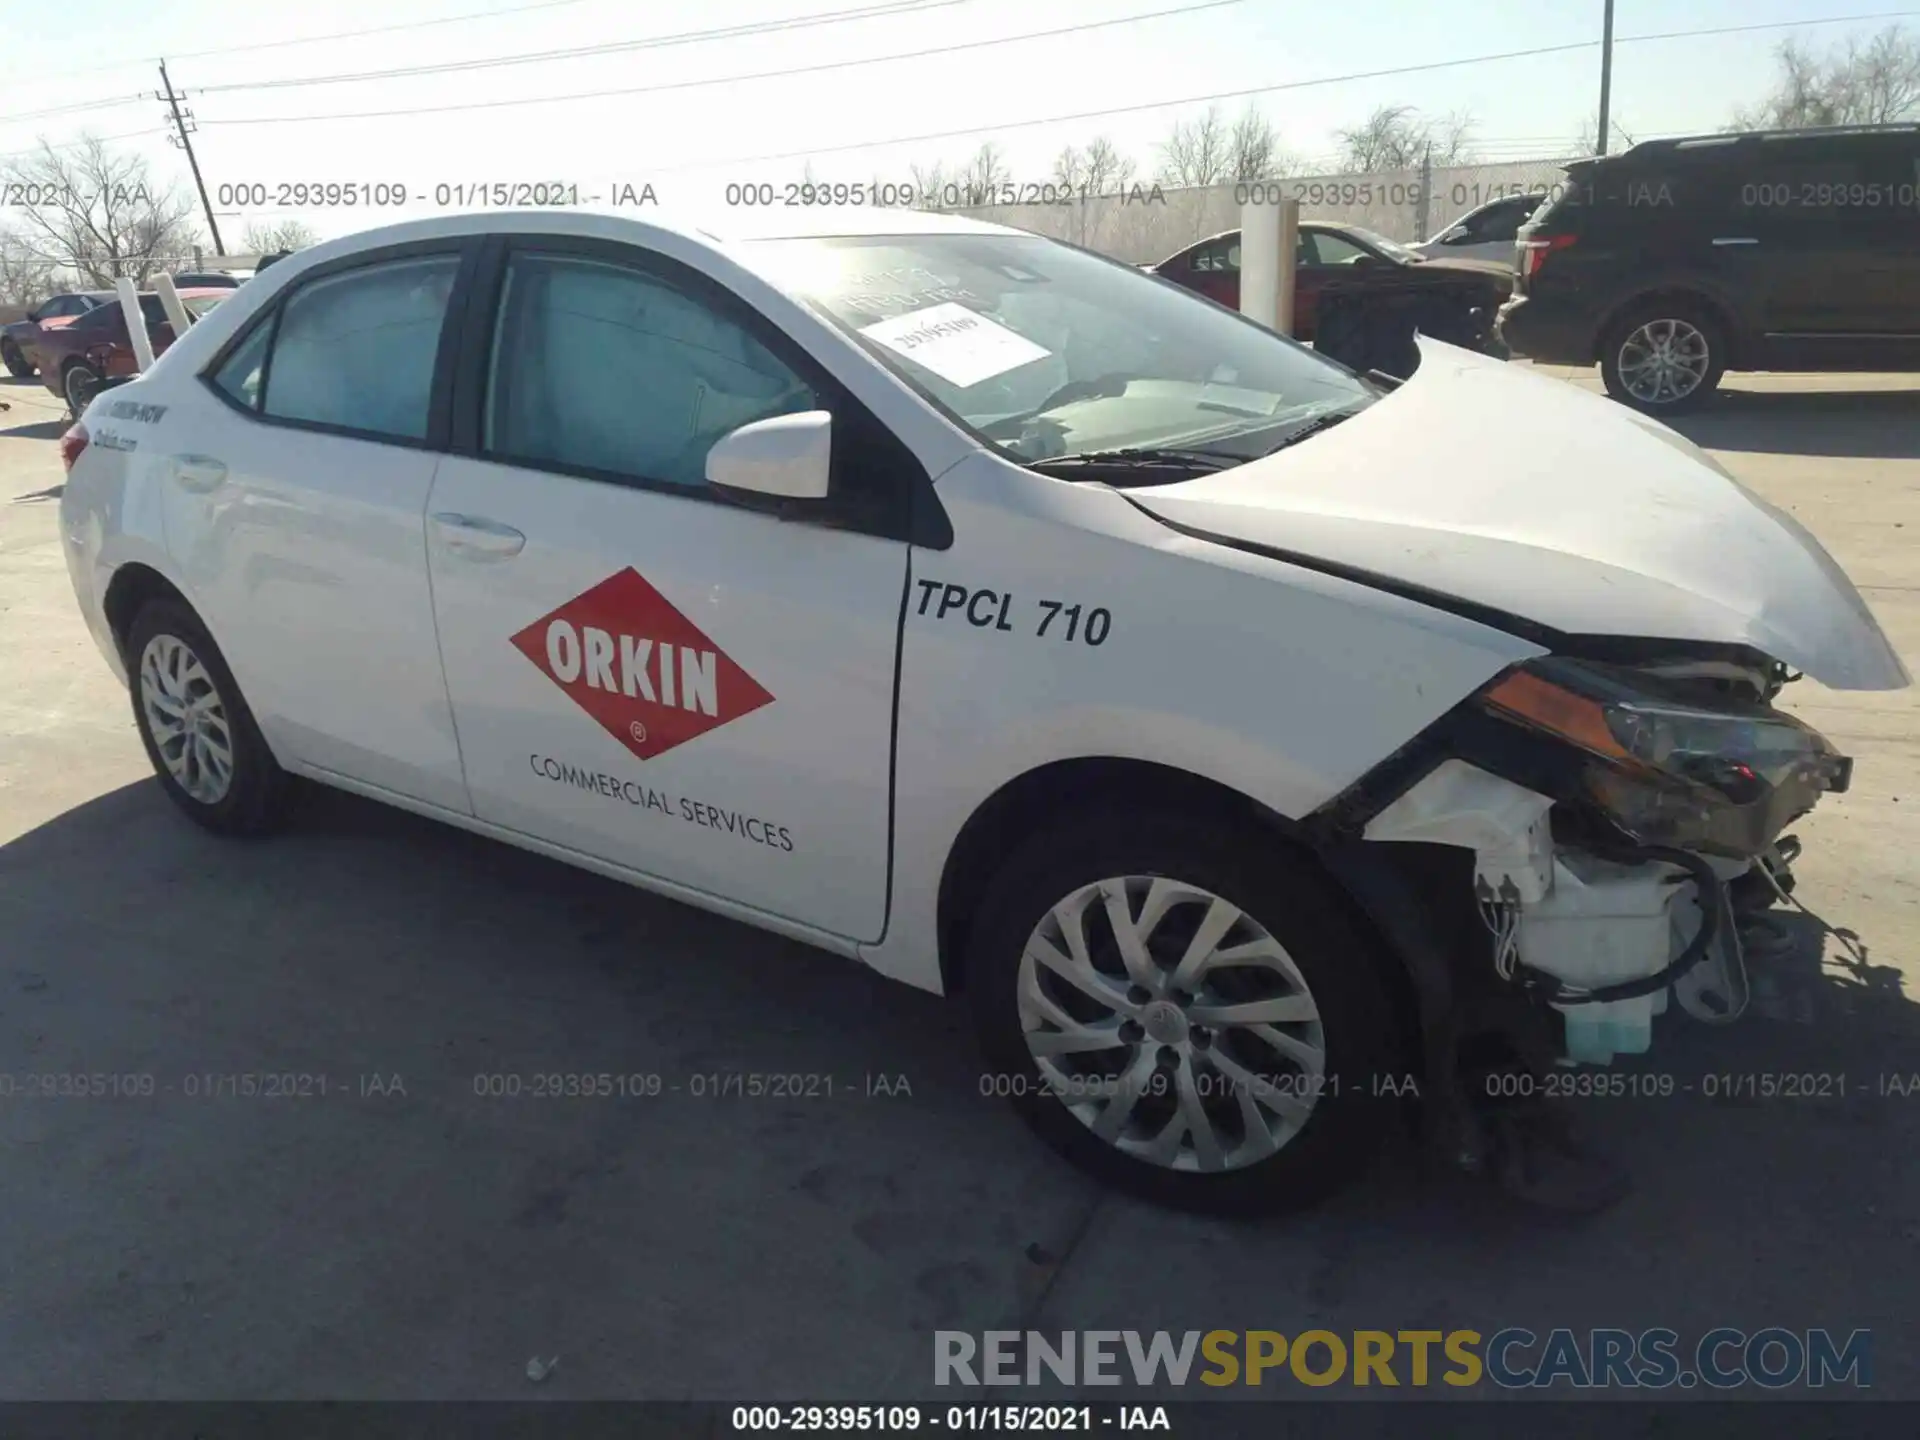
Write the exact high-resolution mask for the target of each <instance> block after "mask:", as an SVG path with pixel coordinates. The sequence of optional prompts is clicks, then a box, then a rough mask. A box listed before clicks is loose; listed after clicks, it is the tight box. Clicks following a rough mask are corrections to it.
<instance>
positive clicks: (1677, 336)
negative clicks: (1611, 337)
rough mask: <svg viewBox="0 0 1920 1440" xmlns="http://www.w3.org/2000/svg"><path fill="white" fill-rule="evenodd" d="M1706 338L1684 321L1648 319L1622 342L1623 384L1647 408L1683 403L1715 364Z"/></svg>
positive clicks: (1621, 372)
mask: <svg viewBox="0 0 1920 1440" xmlns="http://www.w3.org/2000/svg"><path fill="white" fill-rule="evenodd" d="M1712 360H1713V356H1712V350H1711V347H1710V346H1709V345H1708V344H1707V337H1706V336H1705V335H1703V334H1701V333H1700V331H1699V329H1697V328H1696V327H1695V326H1693V325H1691V324H1689V323H1688V322H1687V321H1685V320H1649V321H1647V322H1646V324H1644V325H1641V326H1640V327H1639V328H1638V329H1636V330H1634V331H1633V332H1632V333H1631V334H1630V335H1628V336H1627V338H1626V339H1625V340H1623V341H1622V342H1621V343H1620V354H1619V366H1620V383H1621V384H1622V385H1624V386H1625V387H1626V389H1627V393H1628V394H1629V395H1631V396H1633V398H1634V399H1636V400H1638V401H1641V402H1642V403H1643V404H1647V405H1671V404H1674V403H1675V402H1676V401H1680V400H1684V399H1686V398H1687V396H1689V395H1691V394H1692V393H1693V392H1694V391H1695V390H1697V389H1699V388H1700V383H1701V382H1702V381H1703V380H1705V379H1706V377H1707V370H1708V368H1709V367H1710V365H1711V364H1712Z"/></svg>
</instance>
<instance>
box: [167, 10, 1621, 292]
mask: <svg viewBox="0 0 1920 1440" xmlns="http://www.w3.org/2000/svg"><path fill="white" fill-rule="evenodd" d="M1607 13H1608V14H1609V15H1611V14H1612V13H1613V0H1607ZM1609 23H1611V21H1609ZM160 83H161V84H162V85H164V86H166V87H167V88H166V89H165V90H164V91H155V92H154V98H155V99H156V100H164V101H166V102H167V106H168V108H169V109H171V110H172V111H173V129H174V133H173V134H171V135H169V136H167V139H168V141H169V142H171V143H172V144H175V145H178V146H179V147H180V148H181V149H182V150H184V151H186V152H187V167H188V168H189V169H191V170H192V171H193V188H194V189H196V190H198V191H199V192H200V208H201V209H202V210H204V211H206V214H207V229H209V230H211V231H212V232H213V253H214V254H216V255H220V256H225V255H226V253H227V248H226V246H224V245H222V244H221V243H220V222H219V221H217V220H215V219H214V218H213V202H212V201H211V200H209V199H207V182H206V181H204V180H202V179H201V178H200V162H199V161H198V160H196V159H195V158H194V154H193V142H192V141H191V140H189V139H188V138H187V136H189V135H191V134H192V133H193V131H194V129H195V127H194V126H192V125H190V124H188V123H187V122H188V121H190V120H192V119H193V112H192V111H191V110H189V111H187V112H186V113H185V114H184V115H183V114H181V112H180V97H179V96H178V95H176V94H174V92H173V81H171V80H169V79H168V78H167V62H166V61H164V60H162V61H161V62H160Z"/></svg>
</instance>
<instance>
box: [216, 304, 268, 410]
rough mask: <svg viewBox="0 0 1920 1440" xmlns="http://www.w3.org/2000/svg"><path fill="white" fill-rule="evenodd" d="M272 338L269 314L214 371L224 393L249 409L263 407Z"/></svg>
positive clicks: (217, 383)
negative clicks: (262, 381)
mask: <svg viewBox="0 0 1920 1440" xmlns="http://www.w3.org/2000/svg"><path fill="white" fill-rule="evenodd" d="M272 339H273V317H272V316H271V315H269V316H266V317H265V318H263V319H262V320H261V321H260V323H258V324H257V325H255V326H254V327H253V333H252V334H251V335H249V336H248V337H247V338H246V339H245V340H243V341H242V342H241V343H240V348H239V349H238V350H235V351H234V352H233V353H232V354H231V355H229V356H228V357H227V360H226V363H225V364H224V365H222V366H221V367H220V368H219V369H218V370H217V371H215V372H214V376H213V383H214V384H215V385H216V386H217V387H219V389H220V390H221V392H222V393H224V394H225V395H226V396H228V398H230V399H232V400H233V401H235V402H236V403H238V404H240V405H244V406H245V407H246V408H247V409H249V410H258V409H259V408H260V378H261V375H262V374H263V373H264V372H265V370H266V366H267V345H268V343H269V342H271V341H272Z"/></svg>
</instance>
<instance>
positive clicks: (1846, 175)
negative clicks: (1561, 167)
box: [1500, 125, 1920, 414]
mask: <svg viewBox="0 0 1920 1440" xmlns="http://www.w3.org/2000/svg"><path fill="white" fill-rule="evenodd" d="M1500 334H1501V336H1502V338H1503V339H1505V340H1506V342H1507V344H1508V346H1509V347H1511V348H1512V350H1513V351H1514V352H1515V353H1516V354H1520V355H1525V356H1527V357H1529V358H1531V359H1535V360H1540V361H1544V362H1546V363H1548V364H1554V365H1591V364H1593V363H1594V362H1595V361H1596V360H1597V361H1598V362H1599V363H1600V373H1601V375H1602V377H1603V378H1604V379H1605V381H1606V386H1607V391H1608V393H1609V394H1611V395H1612V396H1613V397H1614V398H1615V399H1617V400H1622V401H1625V402H1626V403H1627V404H1629V405H1632V406H1634V407H1636V408H1638V409H1641V410H1646V411H1649V412H1652V413H1656V414H1665V413H1670V412H1673V411H1678V410H1683V409H1686V408H1688V407H1689V406H1692V405H1696V404H1698V403H1699V402H1701V401H1702V400H1704V399H1705V398H1706V397H1707V396H1708V395H1710V394H1712V392H1713V389H1714V387H1715V386H1716V385H1718V384H1719V383H1720V377H1721V375H1722V374H1724V373H1725V372H1726V371H1728V370H1910V369H1915V368H1920V125H1883V126H1872V127H1862V128H1859V129H1833V130H1798V131H1782V132H1769V133H1761V134H1749V135H1709V136H1701V137H1699V138H1696V139H1689V140H1655V141H1649V142H1647V143H1645V144H1641V145H1635V146H1634V147H1633V148H1632V149H1630V150H1627V151H1624V152H1623V153H1621V154H1619V155H1614V156H1606V157H1600V158H1596V159H1592V160H1581V161H1576V162H1575V163H1573V164H1572V165H1569V166H1568V167H1567V174H1566V179H1565V181H1564V182H1562V184H1561V185H1560V186H1558V187H1556V189H1555V190H1554V191H1553V193H1552V194H1551V195H1550V196H1549V198H1548V199H1547V202H1546V203H1545V204H1543V205H1542V206H1541V208H1540V210H1539V211H1538V212H1537V213H1536V214H1535V215H1534V217H1533V219H1532V220H1531V221H1530V222H1529V223H1528V224H1527V225H1526V226H1524V227H1523V228H1522V229H1521V231H1520V235H1519V251H1518V257H1517V262H1516V276H1515V282H1514V296H1513V299H1511V300H1510V301H1508V302H1507V304H1506V305H1505V306H1504V307H1502V309H1501V312H1500Z"/></svg>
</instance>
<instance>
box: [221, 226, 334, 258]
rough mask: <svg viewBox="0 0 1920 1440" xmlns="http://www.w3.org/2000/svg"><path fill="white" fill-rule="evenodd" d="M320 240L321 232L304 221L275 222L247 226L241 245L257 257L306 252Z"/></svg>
mask: <svg viewBox="0 0 1920 1440" xmlns="http://www.w3.org/2000/svg"><path fill="white" fill-rule="evenodd" d="M319 240H320V232H319V231H318V230H315V229H314V228H313V227H312V226H311V225H309V224H307V222H306V221H304V220H273V221H256V222H255V223H254V224H252V225H249V226H247V233H246V235H245V236H244V237H243V238H242V239H241V241H240V244H241V246H242V247H243V248H244V249H247V250H251V251H252V252H253V253H254V254H256V255H272V254H275V253H277V252H279V251H281V250H304V249H306V248H307V246H309V245H314V244H318V243H319Z"/></svg>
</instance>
